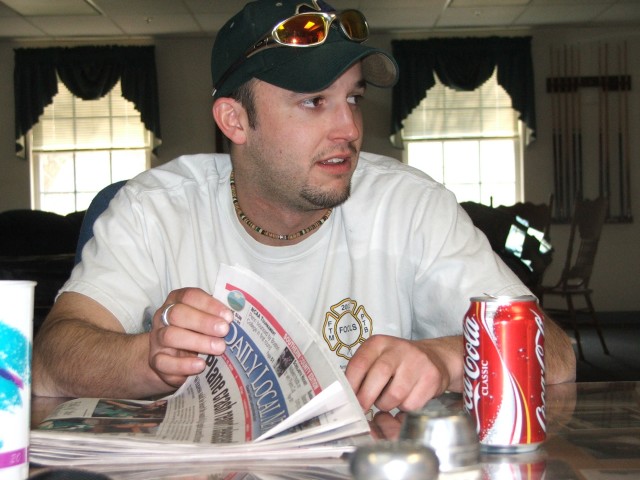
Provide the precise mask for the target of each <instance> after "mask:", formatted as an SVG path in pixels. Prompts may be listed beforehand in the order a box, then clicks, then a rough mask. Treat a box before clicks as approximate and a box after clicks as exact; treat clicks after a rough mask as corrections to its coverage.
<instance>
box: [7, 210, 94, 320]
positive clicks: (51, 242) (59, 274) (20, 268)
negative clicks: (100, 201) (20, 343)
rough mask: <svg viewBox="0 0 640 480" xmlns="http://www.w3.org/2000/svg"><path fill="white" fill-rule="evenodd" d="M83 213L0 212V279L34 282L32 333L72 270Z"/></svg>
mask: <svg viewBox="0 0 640 480" xmlns="http://www.w3.org/2000/svg"><path fill="white" fill-rule="evenodd" d="M84 215H85V212H84V211H82V212H73V213H70V214H69V215H58V214H56V213H52V212H45V211H41V210H8V211H5V212H0V279H2V280H35V281H36V282H38V283H37V285H36V289H35V299H34V304H35V310H34V319H33V326H34V333H35V332H37V330H38V328H39V327H40V325H41V323H42V321H43V320H44V317H45V316H46V315H47V313H48V312H49V309H50V308H51V306H52V305H53V301H54V299H55V296H56V294H57V292H58V290H59V289H60V287H61V286H62V284H63V283H64V282H65V281H66V280H67V278H69V274H70V273H71V270H72V269H73V265H74V256H75V251H76V245H77V243H78V236H79V232H80V226H81V225H82V220H83V218H84Z"/></svg>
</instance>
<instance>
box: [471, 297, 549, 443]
mask: <svg viewBox="0 0 640 480" xmlns="http://www.w3.org/2000/svg"><path fill="white" fill-rule="evenodd" d="M542 319H543V315H542V312H541V310H540V308H539V307H538V301H537V299H536V298H535V297H533V296H521V297H502V296H501V297H490V296H484V297H474V298H472V299H471V306H470V307H469V310H468V311H467V313H466V315H465V317H464V325H463V334H464V377H463V383H464V385H463V394H462V396H463V403H464V409H465V410H466V411H467V412H468V413H469V415H470V416H471V418H472V419H473V420H474V421H475V424H476V429H477V431H478V437H479V439H480V446H481V449H482V450H484V451H494V452H527V451H531V450H535V449H536V448H537V447H538V446H539V445H540V444H541V443H542V442H543V441H544V439H545V437H546V422H545V400H544V395H545V383H544V372H545V367H544V328H543V320H542Z"/></svg>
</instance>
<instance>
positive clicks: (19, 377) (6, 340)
mask: <svg viewBox="0 0 640 480" xmlns="http://www.w3.org/2000/svg"><path fill="white" fill-rule="evenodd" d="M0 345H1V347H0V410H4V411H9V410H12V409H14V408H18V407H21V406H22V396H21V395H20V391H21V390H24V386H25V385H29V383H30V382H31V342H30V341H29V340H28V339H27V338H26V337H25V336H24V335H23V334H22V332H20V331H19V330H17V329H16V328H13V327H11V326H9V325H7V324H5V323H4V322H2V321H0Z"/></svg>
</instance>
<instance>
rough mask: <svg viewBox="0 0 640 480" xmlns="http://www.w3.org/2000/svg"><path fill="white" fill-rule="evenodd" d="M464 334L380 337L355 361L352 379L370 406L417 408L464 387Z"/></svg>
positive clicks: (350, 371)
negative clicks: (445, 392) (449, 391)
mask: <svg viewBox="0 0 640 480" xmlns="http://www.w3.org/2000/svg"><path fill="white" fill-rule="evenodd" d="M461 373H462V337H459V336H457V337H442V338H437V339H429V340H404V339H401V338H397V337H391V336H387V335H374V336H372V337H370V338H369V339H368V340H367V341H365V342H364V343H363V344H362V345H361V346H360V347H359V348H358V350H357V351H356V353H355V355H354V356H353V358H351V360H350V361H349V365H348V366H347V370H346V375H347V380H348V381H349V383H350V384H351V387H352V388H353V390H354V391H355V393H356V396H357V398H358V401H359V402H360V405H361V406H362V408H363V409H364V410H368V409H369V408H371V406H372V405H374V404H375V406H376V407H377V408H379V409H380V410H383V411H389V410H392V409H394V408H399V409H400V410H404V411H408V410H416V409H419V408H422V407H423V406H424V404H425V403H427V401H429V400H430V399H432V398H433V397H435V396H438V395H440V394H442V393H444V391H445V390H448V389H449V390H457V391H460V388H461V385H462V378H461Z"/></svg>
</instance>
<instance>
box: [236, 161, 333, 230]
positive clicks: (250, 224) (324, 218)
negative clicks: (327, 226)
mask: <svg viewBox="0 0 640 480" xmlns="http://www.w3.org/2000/svg"><path fill="white" fill-rule="evenodd" d="M229 184H230V186H231V198H232V200H233V207H234V208H235V209H236V214H237V215H238V218H240V220H242V221H243V222H244V223H245V224H246V225H247V226H248V227H249V228H251V229H252V230H254V231H256V232H258V233H259V234H260V235H264V236H265V237H269V238H273V239H275V240H294V239H296V238H298V237H302V236H303V235H306V234H307V233H309V232H312V231H313V230H315V229H316V228H318V227H319V226H321V225H322V224H323V223H324V222H326V221H327V219H328V218H329V215H331V211H332V209H331V208H329V209H327V211H326V213H325V214H324V215H323V216H322V218H321V219H320V220H318V221H317V222H315V223H313V224H311V225H309V226H308V227H307V228H303V229H302V230H300V231H297V232H296V233H292V234H289V235H280V234H277V233H272V232H270V231H268V230H265V229H264V228H262V227H259V226H257V225H256V224H255V223H253V222H252V221H251V220H250V219H249V217H247V216H246V215H245V213H244V212H243V211H242V209H241V208H240V204H239V203H238V195H237V192H236V180H235V176H234V172H233V170H231V176H230V177H229Z"/></svg>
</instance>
